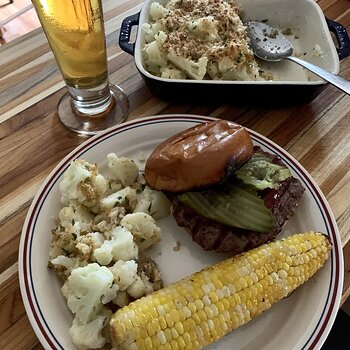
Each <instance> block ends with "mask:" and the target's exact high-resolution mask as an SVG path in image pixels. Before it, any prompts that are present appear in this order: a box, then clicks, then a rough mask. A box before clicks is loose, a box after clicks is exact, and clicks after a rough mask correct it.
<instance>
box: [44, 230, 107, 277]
mask: <svg viewBox="0 0 350 350" xmlns="http://www.w3.org/2000/svg"><path fill="white" fill-rule="evenodd" d="M71 228H72V227H68V228H66V229H65V231H60V228H59V227H58V228H57V229H56V230H54V231H53V236H52V240H51V248H50V254H49V261H50V264H49V267H51V268H53V269H54V270H55V272H56V273H57V274H58V275H59V276H60V278H61V279H62V280H63V281H65V280H66V279H67V277H68V276H69V275H70V274H71V272H72V270H73V269H75V268H76V267H79V266H80V267H81V266H85V265H87V264H88V263H89V262H91V261H93V260H94V257H93V254H92V253H93V252H94V250H95V249H97V248H99V247H100V246H101V245H102V243H103V241H104V236H103V234H102V233H100V232H89V233H87V234H86V235H82V236H78V235H77V234H75V233H74V232H72V231H71Z"/></svg>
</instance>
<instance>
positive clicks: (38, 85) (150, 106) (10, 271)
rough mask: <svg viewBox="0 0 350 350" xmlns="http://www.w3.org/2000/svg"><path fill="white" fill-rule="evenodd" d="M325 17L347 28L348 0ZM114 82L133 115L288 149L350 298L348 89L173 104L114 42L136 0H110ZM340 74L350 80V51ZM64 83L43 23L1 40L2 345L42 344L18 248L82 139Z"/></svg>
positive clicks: (323, 1)
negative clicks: (68, 110)
mask: <svg viewBox="0 0 350 350" xmlns="http://www.w3.org/2000/svg"><path fill="white" fill-rule="evenodd" d="M318 3H319V5H320V6H321V8H322V9H323V11H324V13H325V15H326V16H327V17H329V18H331V19H333V20H336V21H338V22H340V23H341V24H343V25H344V26H345V27H346V28H347V30H348V32H349V31H350V2H349V0H320V1H318ZM103 5H104V11H105V21H106V35H107V47H108V57H109V71H110V80H111V81H112V82H113V83H115V84H118V85H120V86H122V87H123V89H124V90H125V92H126V94H127V95H128V97H129V99H130V107H131V108H130V115H129V120H131V119H135V118H138V117H143V116H151V115H156V114H167V113H191V114H201V115H210V116H214V117H218V118H223V119H230V120H233V121H235V122H237V123H240V124H243V125H245V126H247V127H249V128H251V129H253V130H255V131H257V132H259V133H261V134H263V135H265V136H267V137H269V138H270V139H271V140H273V141H274V142H276V143H277V144H279V145H280V146H282V147H283V148H285V149H286V150H287V151H288V152H289V153H290V154H291V155H292V156H294V157H295V158H296V159H297V160H299V161H300V163H301V164H302V165H303V166H304V167H305V168H306V169H307V171H308V172H309V173H310V174H311V175H312V177H313V178H314V179H315V181H316V182H317V184H318V185H319V186H320V188H321V189H322V191H323V193H324V194H325V196H326V198H327V199H328V201H329V203H330V206H331V208H332V210H333V212H334V215H335V217H336V219H337V223H338V226H339V230H340V234H341V239H342V243H343V246H344V256H345V283H344V291H343V299H342V301H344V300H345V299H346V298H347V296H349V294H350V278H349V276H350V243H348V242H349V240H350V200H349V198H350V171H349V170H350V97H349V96H347V95H345V94H344V93H342V92H340V91H339V90H337V89H336V88H334V87H332V86H330V85H327V86H326V88H325V89H324V90H323V91H322V92H321V93H320V94H319V95H318V96H317V97H316V98H315V99H314V100H313V101H311V102H309V103H306V104H302V105H300V104H299V105H291V106H287V107H283V108H282V107H278V108H277V107H275V108H274V107H269V108H267V107H263V106H254V107H253V106H250V105H244V106H242V105H222V104H217V105H207V104H205V103H203V104H198V103H197V104H191V103H187V104H171V103H169V102H165V101H160V100H158V99H157V98H155V97H154V96H152V94H151V93H150V91H149V90H148V89H147V87H146V86H145V84H144V82H143V80H142V79H141V77H140V75H139V74H138V72H137V70H136V68H135V66H134V63H133V58H132V57H131V56H130V55H128V54H126V53H124V52H122V51H121V49H120V48H119V46H118V36H119V28H120V25H121V21H122V20H123V19H124V18H125V17H126V16H128V15H131V14H134V13H136V12H138V11H139V10H140V8H141V6H142V1H140V0H119V1H116V0H106V1H104V2H103ZM340 75H341V76H342V77H343V78H345V79H348V80H350V57H348V58H346V59H344V60H343V61H342V62H341V71H340ZM65 91H66V90H65V87H64V83H63V81H62V78H61V75H60V73H59V71H58V68H57V65H56V63H55V61H54V58H53V55H52V53H51V51H50V49H49V45H48V43H47V41H46V38H45V35H44V34H43V32H42V30H41V29H37V30H35V31H33V32H31V33H29V34H27V35H24V36H22V37H20V38H19V39H16V40H15V41H13V42H10V43H8V44H6V45H4V46H2V47H0V160H1V167H0V305H1V307H0V349H28V350H29V349H42V347H41V345H40V344H39V342H38V340H37V338H36V336H35V334H34V332H33V331H32V328H31V326H30V324H29V321H28V318H27V316H26V313H25V310H24V307H23V303H22V300H21V295H20V290H19V281H18V275H17V272H18V265H17V261H18V247H19V240H20V235H21V229H22V226H23V223H24V219H25V216H26V214H27V211H28V207H29V205H30V203H31V201H32V199H33V196H34V195H35V193H36V191H37V190H38V188H39V187H40V185H41V184H42V182H43V181H44V179H45V178H46V177H47V175H48V174H49V173H50V171H51V170H52V169H53V168H54V166H55V165H56V164H57V163H58V162H59V161H60V160H61V159H62V158H63V157H64V156H65V155H67V154H68V153H69V152H70V151H71V150H73V149H74V148H75V147H76V146H77V145H79V144H80V143H82V142H83V141H84V140H85V139H84V138H82V137H79V136H78V135H76V134H74V133H72V132H70V131H68V130H67V129H65V128H64V127H63V126H62V125H61V124H60V122H59V120H58V117H57V112H56V106H57V103H58V100H59V98H60V97H61V96H62V95H63V94H64V93H65Z"/></svg>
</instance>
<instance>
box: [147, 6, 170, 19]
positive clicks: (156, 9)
mask: <svg viewBox="0 0 350 350" xmlns="http://www.w3.org/2000/svg"><path fill="white" fill-rule="evenodd" d="M149 13H150V15H151V18H152V19H153V20H157V19H159V18H162V17H164V16H165V15H166V14H167V13H168V10H167V9H166V8H165V7H163V6H162V5H161V4H160V3H159V2H153V3H152V4H151V8H150V11H149Z"/></svg>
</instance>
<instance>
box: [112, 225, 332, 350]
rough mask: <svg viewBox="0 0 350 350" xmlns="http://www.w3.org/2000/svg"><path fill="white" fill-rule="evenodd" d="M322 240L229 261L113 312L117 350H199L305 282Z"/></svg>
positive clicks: (324, 250) (325, 251)
mask: <svg viewBox="0 0 350 350" xmlns="http://www.w3.org/2000/svg"><path fill="white" fill-rule="evenodd" d="M330 250H331V244H330V241H329V239H328V237H327V236H325V235H323V234H321V233H314V232H308V233H303V234H296V235H293V236H290V237H288V238H286V239H283V240H280V241H276V242H271V243H269V244H265V245H263V246H261V247H258V248H255V249H253V250H251V251H249V252H246V253H242V254H240V255H238V256H235V257H233V258H229V259H227V260H225V261H222V262H220V263H218V264H216V265H214V266H210V267H208V268H206V269H204V270H202V271H200V272H197V273H195V274H193V275H191V276H190V277H188V278H185V279H183V280H181V281H179V282H177V283H173V284H171V285H169V286H168V287H166V288H163V289H161V290H158V291H156V292H154V293H152V294H150V295H148V296H146V297H143V298H141V299H139V300H136V301H134V302H132V303H131V304H129V305H128V306H125V307H124V308H122V309H120V310H118V311H117V312H116V313H115V314H114V315H113V316H112V319H111V322H110V326H111V334H112V339H113V342H114V345H115V346H117V348H121V349H201V348H203V347H205V346H207V345H209V344H211V343H213V342H215V341H216V340H218V339H220V338H222V337H223V336H224V335H225V334H227V333H229V332H231V331H232V330H234V329H236V328H237V327H239V326H241V325H243V324H245V323H247V322H248V321H250V320H251V319H253V318H254V317H256V316H257V315H259V314H261V313H262V312H263V311H265V310H267V309H269V308H270V307H271V305H272V304H274V303H276V302H277V301H279V300H280V299H282V298H284V297H286V296H287V295H289V294H290V293H291V292H292V291H293V290H295V289H296V288H297V287H298V286H300V285H301V284H303V283H304V282H305V281H307V280H308V279H309V278H310V277H311V276H312V275H313V274H314V273H315V272H316V271H317V270H318V269H319V268H320V267H321V266H322V265H323V264H324V262H325V261H326V260H327V259H328V257H329V255H330Z"/></svg>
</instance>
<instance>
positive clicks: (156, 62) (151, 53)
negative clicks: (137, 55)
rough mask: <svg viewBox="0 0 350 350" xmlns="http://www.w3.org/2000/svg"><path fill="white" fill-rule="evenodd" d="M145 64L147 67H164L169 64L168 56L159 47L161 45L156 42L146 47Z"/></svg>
mask: <svg viewBox="0 0 350 350" xmlns="http://www.w3.org/2000/svg"><path fill="white" fill-rule="evenodd" d="M143 50H144V55H145V63H146V65H147V66H150V67H152V66H155V67H157V66H158V67H162V66H165V65H166V64H167V61H168V60H167V55H166V53H165V52H164V51H162V50H161V49H160V47H159V43H158V42H157V41H156V40H155V41H152V42H151V43H149V44H146V45H145V47H144V49H143Z"/></svg>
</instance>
